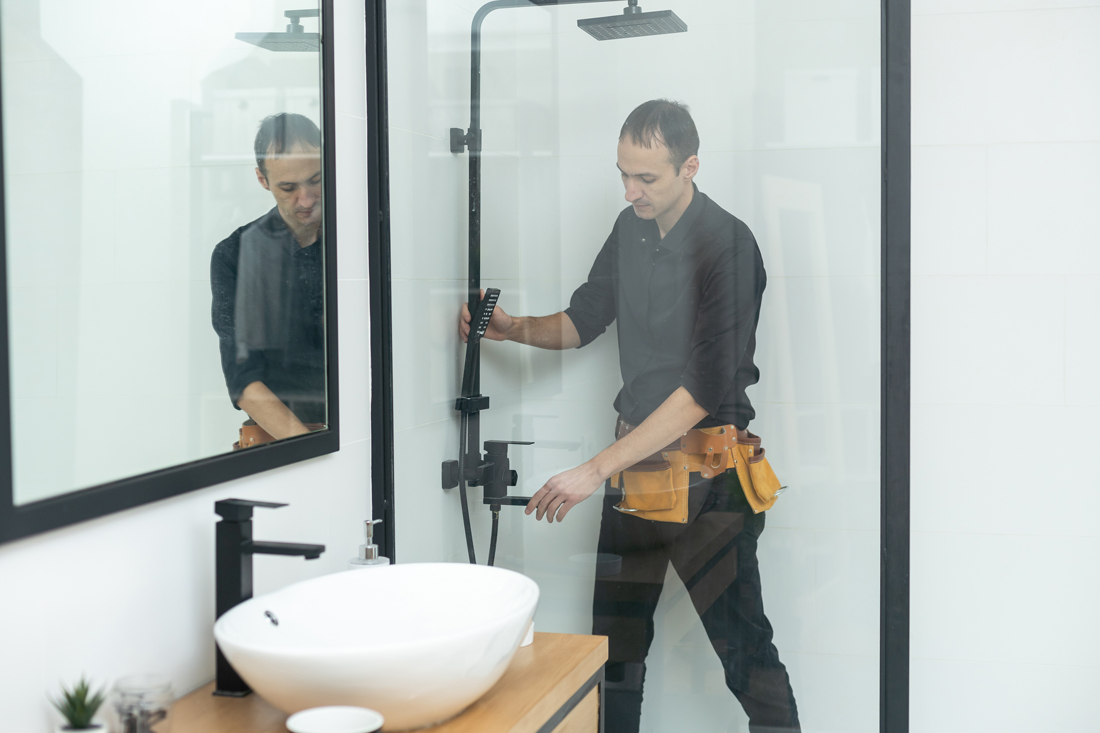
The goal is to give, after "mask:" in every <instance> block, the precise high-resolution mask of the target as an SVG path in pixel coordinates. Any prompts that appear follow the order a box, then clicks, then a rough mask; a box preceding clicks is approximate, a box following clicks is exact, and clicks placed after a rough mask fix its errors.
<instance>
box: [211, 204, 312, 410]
mask: <svg viewBox="0 0 1100 733" xmlns="http://www.w3.org/2000/svg"><path fill="white" fill-rule="evenodd" d="M242 240H243V242H242ZM322 245H323V239H322V238H321V237H320V235H318V240H317V241H316V242H314V243H313V244H311V245H310V246H308V247H299V246H298V243H297V241H295V239H294V236H293V235H292V233H291V232H290V229H289V228H288V227H287V225H286V223H285V222H284V221H283V219H282V217H281V216H280V215H279V211H278V209H277V208H276V209H272V210H271V211H269V212H268V213H267V214H265V215H264V216H262V217H260V218H259V219H257V220H256V221H253V222H251V223H249V224H246V225H244V226H242V227H240V228H239V229H237V230H236V231H235V232H233V233H232V234H230V235H229V236H228V237H227V238H226V239H224V240H222V241H221V242H219V243H218V245H217V246H216V247H215V248H214V253H213V255H212V256H211V258H210V290H211V296H212V299H211V308H210V316H211V321H212V323H213V326H214V331H215V332H216V333H217V334H218V343H219V347H220V349H221V360H222V373H223V374H224V375H225V385H226V387H227V389H228V391H229V398H230V400H231V401H232V403H233V406H234V407H236V408H237V409H238V410H239V409H240V406H239V405H238V404H237V402H238V400H240V398H241V393H242V392H243V391H244V388H245V387H247V386H248V385H249V384H251V383H252V382H262V383H263V384H264V385H265V386H266V387H267V388H268V389H270V390H271V391H272V392H273V393H275V395H276V396H277V397H278V398H279V399H280V400H282V402H283V403H284V404H285V405H286V406H287V407H289V408H290V410H291V411H292V412H293V413H294V414H295V415H296V416H297V417H298V419H299V420H301V421H302V422H305V423H323V422H325V421H326V409H325V397H326V390H325V325H324V304H325V288H324V254H323V251H322Z"/></svg>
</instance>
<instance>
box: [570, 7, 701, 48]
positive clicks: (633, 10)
mask: <svg viewBox="0 0 1100 733" xmlns="http://www.w3.org/2000/svg"><path fill="white" fill-rule="evenodd" d="M577 26H578V27H579V28H580V29H581V30H582V31H584V32H585V33H587V34H588V35H590V36H592V37H593V38H595V39H596V40H597V41H617V40H618V39H620V38H638V37H640V36H660V35H664V34H665V33H684V32H685V31H687V29H688V27H687V24H686V23H684V21H682V20H680V19H679V18H678V17H677V16H676V13H674V12H672V11H671V10H656V11H653V12H650V13H643V12H642V9H641V8H639V7H638V0H630V5H629V6H627V8H626V9H625V10H623V14H622V15H609V16H607V17H605V18H586V19H585V20H578V21H577Z"/></svg>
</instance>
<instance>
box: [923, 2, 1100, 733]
mask: <svg viewBox="0 0 1100 733" xmlns="http://www.w3.org/2000/svg"><path fill="white" fill-rule="evenodd" d="M913 13H914V18H913V145H914V148H913V260H912V262H913V381H912V387H913V392H912V395H913V420H912V428H913V440H912V449H913V468H912V481H913V485H912V491H913V494H912V495H913V499H912V507H913V509H912V511H913V514H912V520H913V535H912V607H911V623H912V631H911V642H912V655H913V659H912V666H911V674H912V681H911V694H912V712H911V721H912V730H913V731H914V733H931V732H933V731H934V732H935V733H951V732H954V731H959V732H963V731H965V732H966V733H972V732H973V731H992V730H996V731H1006V732H1013V731H1055V730H1057V731H1092V730H1096V729H1097V722H1096V718H1097V715H1098V713H1100V706H1098V705H1097V702H1096V701H1097V695H1096V689H1097V687H1098V686H1100V662H1098V660H1100V630H1098V628H1097V624H1096V608H1097V604H1098V603H1100V582H1098V581H1100V531H1098V529H1097V523H1096V517H1097V514H1098V509H1100V491H1098V489H1100V478H1098V474H1097V471H1096V468H1095V465H1094V463H1095V461H1094V458H1095V455H1096V445H1097V442H1098V441H1100V424H1098V423H1097V421H1096V410H1097V406H1098V405H1100V388H1098V386H1097V385H1098V384H1100V382H1098V379H1097V375H1098V374H1100V347H1098V344H1100V339H1098V338H1097V333H1098V330H1100V297H1098V293H1100V234H1098V232H1100V227H1098V224H1100V222H1098V220H1097V212H1100V42H1098V41H1100V3H1098V2H1087V1H1084V0H1078V1H1070V0H1065V1H1059V0H914V2H913Z"/></svg>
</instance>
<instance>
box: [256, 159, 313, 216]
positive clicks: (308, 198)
mask: <svg viewBox="0 0 1100 733" xmlns="http://www.w3.org/2000/svg"><path fill="white" fill-rule="evenodd" d="M264 168H265V169H266V170H267V175H266V176H265V175H264V173H263V171H261V170H260V169H259V168H257V169H256V178H257V179H258V180H259V181H260V185H261V186H263V187H264V188H266V189H267V190H268V191H271V195H272V196H274V197H275V205H276V206H278V207H279V213H280V214H282V216H283V219H284V220H285V221H286V222H287V223H288V224H291V225H292V226H297V227H307V226H311V225H315V224H318V223H320V221H321V150H320V148H314V147H308V146H307V147H302V146H299V145H296V146H294V147H293V148H291V149H290V150H288V151H287V152H286V153H284V154H282V155H278V156H273V157H269V158H267V159H266V160H264Z"/></svg>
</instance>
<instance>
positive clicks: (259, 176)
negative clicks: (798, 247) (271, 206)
mask: <svg viewBox="0 0 1100 733" xmlns="http://www.w3.org/2000/svg"><path fill="white" fill-rule="evenodd" d="M256 180H257V181H259V182H260V185H261V186H263V187H264V188H265V189H267V190H268V191H270V190H271V186H269V185H267V176H265V175H264V173H263V171H261V170H260V169H259V168H256Z"/></svg>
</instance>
